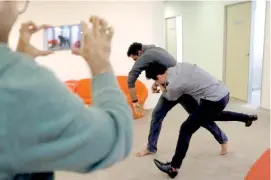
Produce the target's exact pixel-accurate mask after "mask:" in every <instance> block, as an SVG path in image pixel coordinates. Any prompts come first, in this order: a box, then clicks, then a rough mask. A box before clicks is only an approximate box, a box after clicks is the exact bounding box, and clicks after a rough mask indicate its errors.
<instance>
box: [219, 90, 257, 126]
mask: <svg viewBox="0 0 271 180" xmlns="http://www.w3.org/2000/svg"><path fill="white" fill-rule="evenodd" d="M229 99H230V96H229V94H228V95H227V96H226V97H224V98H223V99H222V100H220V101H223V102H224V103H225V104H228V102H229ZM257 119H258V116H257V115H248V114H244V113H237V112H232V111H222V112H221V113H219V114H218V115H217V117H216V121H239V122H244V123H245V125H246V127H249V126H251V125H252V122H253V121H256V120H257Z"/></svg>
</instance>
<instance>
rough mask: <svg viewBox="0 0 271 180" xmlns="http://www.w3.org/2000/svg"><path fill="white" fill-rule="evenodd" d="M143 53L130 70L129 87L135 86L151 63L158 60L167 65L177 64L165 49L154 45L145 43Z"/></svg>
mask: <svg viewBox="0 0 271 180" xmlns="http://www.w3.org/2000/svg"><path fill="white" fill-rule="evenodd" d="M142 52H143V53H142V55H141V56H140V57H139V58H138V59H137V60H136V62H135V64H134V66H133V68H132V69H131V71H130V72H129V77H128V87H129V88H134V87H135V82H136V80H137V78H138V76H139V75H140V74H141V72H142V71H144V70H146V68H147V67H148V66H149V64H150V63H152V62H154V61H157V62H158V63H161V64H163V65H165V66H167V67H173V66H175V65H176V60H175V59H174V57H173V56H171V55H170V54H169V53H168V52H167V51H166V50H165V49H163V48H160V47H155V46H154V45H143V46H142Z"/></svg>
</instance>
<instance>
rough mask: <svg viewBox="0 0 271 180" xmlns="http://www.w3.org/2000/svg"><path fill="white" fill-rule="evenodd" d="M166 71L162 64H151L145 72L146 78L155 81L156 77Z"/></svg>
mask: <svg viewBox="0 0 271 180" xmlns="http://www.w3.org/2000/svg"><path fill="white" fill-rule="evenodd" d="M167 69H168V68H167V67H166V66H165V65H163V64H160V63H158V62H152V63H150V64H149V65H148V67H147V68H146V70H145V73H146V78H147V79H153V80H157V76H158V75H162V74H165V73H166V71H167Z"/></svg>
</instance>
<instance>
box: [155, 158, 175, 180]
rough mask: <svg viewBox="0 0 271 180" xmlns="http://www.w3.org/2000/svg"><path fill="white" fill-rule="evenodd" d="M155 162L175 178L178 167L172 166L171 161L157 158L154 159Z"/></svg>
mask: <svg viewBox="0 0 271 180" xmlns="http://www.w3.org/2000/svg"><path fill="white" fill-rule="evenodd" d="M154 164H155V165H156V166H157V167H158V169H160V170H161V171H163V172H164V173H167V174H168V175H169V177H171V178H175V177H176V176H177V175H178V171H177V169H174V168H173V167H172V166H171V163H162V162H160V161H158V160H157V159H154Z"/></svg>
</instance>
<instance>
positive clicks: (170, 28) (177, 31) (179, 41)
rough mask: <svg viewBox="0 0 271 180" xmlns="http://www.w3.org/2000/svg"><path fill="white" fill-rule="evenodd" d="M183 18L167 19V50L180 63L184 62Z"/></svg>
mask: <svg viewBox="0 0 271 180" xmlns="http://www.w3.org/2000/svg"><path fill="white" fill-rule="evenodd" d="M182 21H183V19H182V16H174V17H170V18H166V49H167V51H168V52H169V53H170V54H171V55H172V56H173V57H174V58H175V59H176V60H177V61H178V62H182V61H183V27H182V26H183V22H182Z"/></svg>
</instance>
